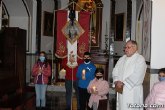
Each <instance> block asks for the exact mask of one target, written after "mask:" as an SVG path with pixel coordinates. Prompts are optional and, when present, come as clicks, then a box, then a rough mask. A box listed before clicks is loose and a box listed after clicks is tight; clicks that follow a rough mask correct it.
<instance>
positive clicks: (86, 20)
mask: <svg viewBox="0 0 165 110" xmlns="http://www.w3.org/2000/svg"><path fill="white" fill-rule="evenodd" d="M78 22H79V24H80V25H81V27H82V28H83V29H84V30H85V32H84V33H83V34H82V35H81V36H80V38H79V39H78V52H77V54H78V57H79V58H81V59H82V58H83V55H84V52H86V51H89V40H90V38H89V29H90V12H79V19H78Z"/></svg>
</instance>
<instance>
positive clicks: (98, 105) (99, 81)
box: [87, 68, 109, 110]
mask: <svg viewBox="0 0 165 110" xmlns="http://www.w3.org/2000/svg"><path fill="white" fill-rule="evenodd" d="M103 74H104V70H103V69H102V68H97V69H96V71H95V78H94V79H93V80H92V81H91V82H90V83H89V85H88V87H87V89H88V92H89V93H90V94H91V96H90V99H89V103H88V106H89V107H90V108H93V110H107V94H108V92H109V84H108V82H107V81H106V80H104V79H103Z"/></svg>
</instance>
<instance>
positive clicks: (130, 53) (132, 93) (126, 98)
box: [112, 40, 147, 110]
mask: <svg viewBox="0 0 165 110" xmlns="http://www.w3.org/2000/svg"><path fill="white" fill-rule="evenodd" d="M137 47H138V46H137V43H136V41H133V40H130V41H128V42H127V43H126V45H125V50H124V52H125V55H124V56H122V57H121V58H120V59H119V60H118V62H117V63H116V65H115V67H114V69H113V72H112V77H113V87H115V90H116V92H117V104H116V110H143V86H142V83H143V80H144V76H145V73H146V68H147V65H146V63H145V59H144V57H143V56H142V55H140V54H139V53H138V52H137V50H138V48H137Z"/></svg>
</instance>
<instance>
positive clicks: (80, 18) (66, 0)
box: [0, 0, 165, 110]
mask: <svg viewBox="0 0 165 110" xmlns="http://www.w3.org/2000/svg"><path fill="white" fill-rule="evenodd" d="M164 4H165V1H164V0H0V110H35V89H34V83H33V80H34V78H33V76H32V67H33V65H34V63H35V62H36V61H37V59H38V53H39V52H40V51H45V52H46V53H47V57H48V62H49V63H50V65H51V77H49V82H48V87H47V91H46V92H47V93H46V97H47V103H46V108H47V109H46V110H65V107H66V102H65V70H63V68H62V61H63V60H64V59H65V58H68V57H73V58H74V57H75V56H76V61H77V60H78V59H82V58H83V53H84V52H86V51H89V52H90V53H91V57H92V62H93V63H94V64H95V66H96V67H101V68H103V69H104V71H105V74H104V76H103V77H104V79H105V80H106V81H108V83H109V86H110V88H109V93H108V105H107V110H116V91H115V90H114V88H112V82H113V78H112V70H113V68H114V66H115V64H116V62H117V61H118V60H119V58H120V57H121V56H123V55H124V51H123V50H124V46H125V44H126V42H127V41H129V40H135V41H136V42H137V44H138V53H140V54H141V55H143V56H144V58H145V61H146V64H147V71H146V74H145V78H144V81H143V91H144V100H145V98H146V97H147V95H148V93H149V92H150V89H151V88H152V86H153V84H154V83H155V82H157V81H158V74H157V73H158V70H159V69H160V68H164V67H165V63H164V60H163V59H164V58H165V52H164V51H163V47H164V46H165V45H164V44H165V43H164V40H165V37H162V36H164V35H165V31H164V25H165V21H164V19H165V15H164V14H163V13H162V12H163V11H164V10H165V8H164ZM69 22H71V24H72V25H70V24H69ZM73 65H75V66H77V63H76V64H73ZM72 98H73V99H72V100H73V104H72V110H76V106H77V102H76V98H75V96H73V97H72Z"/></svg>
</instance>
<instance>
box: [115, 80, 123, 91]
mask: <svg viewBox="0 0 165 110" xmlns="http://www.w3.org/2000/svg"><path fill="white" fill-rule="evenodd" d="M123 86H124V83H123V82H121V81H116V82H115V90H116V92H118V93H120V94H122V93H123Z"/></svg>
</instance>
